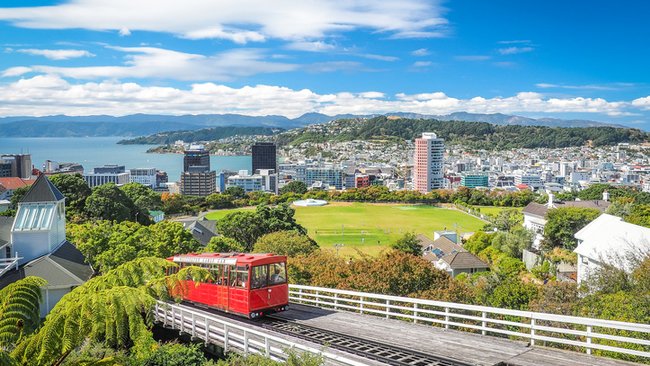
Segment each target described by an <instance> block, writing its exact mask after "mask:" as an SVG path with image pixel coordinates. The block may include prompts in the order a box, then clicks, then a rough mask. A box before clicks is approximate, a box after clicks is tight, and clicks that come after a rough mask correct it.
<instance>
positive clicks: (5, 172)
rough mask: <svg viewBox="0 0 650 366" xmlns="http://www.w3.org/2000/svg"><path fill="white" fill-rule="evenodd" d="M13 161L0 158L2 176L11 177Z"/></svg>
mask: <svg viewBox="0 0 650 366" xmlns="http://www.w3.org/2000/svg"><path fill="white" fill-rule="evenodd" d="M11 166H12V165H11V163H5V162H3V161H2V160H0V178H9V177H11Z"/></svg>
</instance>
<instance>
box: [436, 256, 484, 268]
mask: <svg viewBox="0 0 650 366" xmlns="http://www.w3.org/2000/svg"><path fill="white" fill-rule="evenodd" d="M441 259H442V260H443V261H445V262H446V263H447V264H448V265H449V268H451V269H464V268H490V266H489V265H488V264H487V263H485V262H483V261H482V260H480V259H479V258H478V257H477V256H475V255H474V254H472V253H470V252H456V253H452V254H448V255H446V256H444V257H442V258H441Z"/></svg>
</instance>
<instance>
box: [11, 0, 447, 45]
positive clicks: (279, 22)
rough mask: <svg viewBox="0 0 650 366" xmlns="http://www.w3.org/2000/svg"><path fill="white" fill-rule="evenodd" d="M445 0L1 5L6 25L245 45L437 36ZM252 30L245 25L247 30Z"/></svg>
mask: <svg viewBox="0 0 650 366" xmlns="http://www.w3.org/2000/svg"><path fill="white" fill-rule="evenodd" d="M439 3H440V1H439V0H428V1H420V0H383V1H368V0H349V1H321V0H302V1H294V0H275V1H267V0H221V1H206V0H185V1H177V0H138V1H132V0H113V1H111V2H110V6H107V2H106V1H105V0H67V1H64V2H63V3H61V4H58V5H52V6H37V7H11V8H0V20H4V21H8V22H10V23H11V24H13V25H15V26H18V27H25V28H37V29H71V28H81V29H89V30H100V31H103V30H114V31H118V32H120V34H122V35H128V34H130V33H131V32H133V31H153V32H169V33H173V34H176V35H178V36H181V37H187V38H193V39H199V38H220V39H229V40H232V41H234V42H238V43H245V42H249V41H263V40H264V39H266V38H277V39H284V40H291V41H300V40H305V39H318V38H322V37H324V36H325V35H327V34H331V33H338V32H346V31H352V30H357V29H365V30H372V31H378V32H383V33H387V34H389V35H391V36H393V37H399V38H412V37H418V38H422V37H436V36H441V35H443V34H444V31H445V27H446V25H447V20H446V19H445V18H444V17H443V15H444V9H443V7H442V6H440V4H439ZM244 27H245V28H244Z"/></svg>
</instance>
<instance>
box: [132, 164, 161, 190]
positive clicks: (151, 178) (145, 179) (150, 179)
mask: <svg viewBox="0 0 650 366" xmlns="http://www.w3.org/2000/svg"><path fill="white" fill-rule="evenodd" d="M129 173H130V174H131V177H130V179H131V183H140V184H142V185H143V186H148V187H151V188H156V187H158V183H157V179H156V177H157V172H156V168H135V169H130V170H129Z"/></svg>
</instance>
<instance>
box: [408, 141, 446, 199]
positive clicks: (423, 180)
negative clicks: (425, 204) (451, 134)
mask: <svg viewBox="0 0 650 366" xmlns="http://www.w3.org/2000/svg"><path fill="white" fill-rule="evenodd" d="M444 152H445V140H443V139H441V138H438V136H437V135H436V134H435V133H433V132H424V133H423V134H422V137H421V138H417V139H415V154H414V155H413V188H414V189H415V190H417V191H419V192H421V193H427V192H430V191H431V190H433V189H442V188H444V187H445V181H444V175H443V171H442V169H443V155H444Z"/></svg>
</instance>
